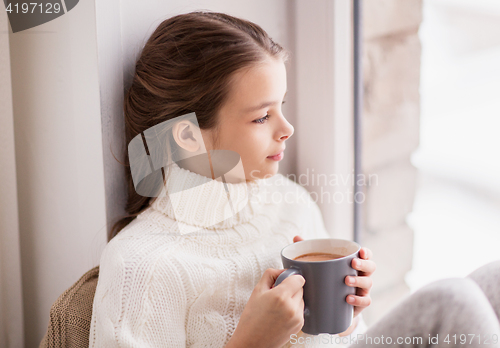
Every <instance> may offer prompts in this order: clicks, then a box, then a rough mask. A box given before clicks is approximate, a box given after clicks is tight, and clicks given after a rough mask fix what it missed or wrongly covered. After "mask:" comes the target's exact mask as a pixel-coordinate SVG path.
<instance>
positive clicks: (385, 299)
mask: <svg viewBox="0 0 500 348" xmlns="http://www.w3.org/2000/svg"><path fill="white" fill-rule="evenodd" d="M421 21H422V0H404V1H401V0H365V1H364V2H363V54H362V55H363V57H362V59H363V74H364V105H363V109H364V110H363V113H364V114H363V117H364V118H363V129H362V132H363V158H362V163H363V168H362V169H363V173H364V174H365V176H366V178H367V177H368V175H375V177H374V176H372V180H371V184H370V185H367V186H366V187H365V194H366V201H365V205H364V209H363V214H364V216H363V230H362V234H361V238H362V240H361V243H362V245H364V246H367V247H368V248H370V249H371V250H372V251H373V253H374V256H373V260H374V261H375V262H376V263H377V271H376V272H375V274H374V275H373V281H374V286H373V289H372V295H371V296H372V299H373V302H372V305H371V306H370V307H369V308H367V309H366V310H365V311H364V312H363V316H364V318H365V321H366V322H367V324H368V325H371V324H373V323H374V322H376V321H377V320H378V319H380V318H381V317H382V316H383V315H384V314H386V313H387V312H388V311H389V310H390V309H391V308H392V307H393V306H394V305H396V304H397V303H398V301H400V300H401V299H402V298H403V297H404V296H405V295H408V294H409V292H410V290H409V287H408V286H407V284H406V283H405V280H404V276H405V274H406V273H407V272H408V271H409V270H410V269H411V267H412V258H413V231H412V229H411V228H410V227H409V226H408V225H407V224H406V216H407V214H408V213H409V212H411V210H412V206H413V200H414V196H415V190H416V183H417V169H416V168H415V167H414V166H413V165H412V164H411V162H410V156H411V154H412V152H413V151H414V150H415V149H416V148H417V146H418V142H419V114H420V96H419V84H420V52H421V45H420V40H419V37H418V29H419V25H420V23H421ZM367 181H368V180H367Z"/></svg>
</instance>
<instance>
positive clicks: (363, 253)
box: [359, 247, 373, 260]
mask: <svg viewBox="0 0 500 348" xmlns="http://www.w3.org/2000/svg"><path fill="white" fill-rule="evenodd" d="M359 256H360V257H361V258H362V259H365V260H369V259H371V258H372V257H373V253H372V251H371V250H370V249H368V248H367V247H363V248H361V249H360V250H359Z"/></svg>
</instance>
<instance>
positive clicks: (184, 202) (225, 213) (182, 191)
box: [151, 163, 269, 234]
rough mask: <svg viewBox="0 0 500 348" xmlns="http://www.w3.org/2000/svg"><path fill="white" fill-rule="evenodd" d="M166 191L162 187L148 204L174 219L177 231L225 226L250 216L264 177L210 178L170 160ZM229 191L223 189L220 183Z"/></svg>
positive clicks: (255, 211) (258, 202)
mask: <svg viewBox="0 0 500 348" xmlns="http://www.w3.org/2000/svg"><path fill="white" fill-rule="evenodd" d="M168 171H169V172H170V173H169V174H168V179H167V188H166V189H167V191H166V192H170V193H169V194H166V193H165V188H164V189H163V191H162V193H161V194H160V196H159V197H158V198H157V199H156V200H155V201H154V202H153V203H152V204H151V207H152V208H153V209H154V210H156V211H158V212H161V213H162V214H165V215H166V216H168V217H170V218H171V219H173V220H175V221H177V222H178V223H177V226H178V228H179V232H180V233H181V234H186V233H190V232H195V231H197V230H199V229H202V228H203V229H225V228H231V227H233V226H235V225H238V224H241V223H245V222H247V221H249V220H251V219H252V218H253V217H254V216H255V215H256V214H258V213H259V211H260V210H261V209H262V206H263V199H262V197H260V196H259V195H262V193H263V191H264V190H263V189H264V186H265V185H266V184H269V182H268V180H269V178H268V179H257V180H254V181H249V182H243V183H237V184H232V183H226V184H224V183H223V182H222V181H219V180H220V178H219V179H218V180H213V179H211V178H207V177H205V176H203V175H200V174H197V173H194V172H192V171H190V170H187V169H184V168H181V167H179V166H178V165H177V164H176V163H174V164H172V165H171V166H170V168H169V170H168ZM225 185H226V186H227V189H228V191H229V197H228V193H227V192H226V189H225V187H224V186H225Z"/></svg>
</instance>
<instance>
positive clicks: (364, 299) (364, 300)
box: [346, 295, 372, 307]
mask: <svg viewBox="0 0 500 348" xmlns="http://www.w3.org/2000/svg"><path fill="white" fill-rule="evenodd" d="M346 301H347V303H349V304H352V305H354V306H359V307H368V306H370V305H371V304H372V299H371V297H370V296H356V295H348V296H347V297H346Z"/></svg>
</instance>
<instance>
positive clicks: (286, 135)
mask: <svg viewBox="0 0 500 348" xmlns="http://www.w3.org/2000/svg"><path fill="white" fill-rule="evenodd" d="M285 123H286V126H285V128H284V131H283V133H281V134H282V135H281V137H280V140H286V139H288V138H290V137H291V136H292V135H293V131H294V128H293V126H292V125H291V124H290V123H289V122H288V121H285Z"/></svg>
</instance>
